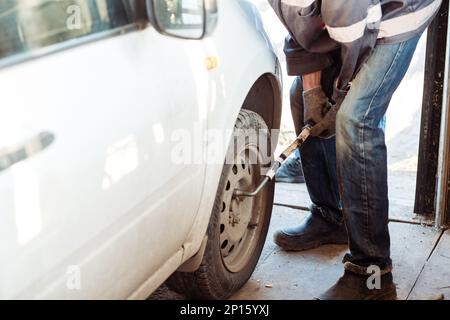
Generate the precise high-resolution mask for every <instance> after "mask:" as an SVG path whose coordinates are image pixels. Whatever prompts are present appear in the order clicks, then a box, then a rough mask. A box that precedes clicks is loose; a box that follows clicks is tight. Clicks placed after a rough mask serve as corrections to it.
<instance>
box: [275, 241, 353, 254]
mask: <svg viewBox="0 0 450 320" xmlns="http://www.w3.org/2000/svg"><path fill="white" fill-rule="evenodd" d="M274 242H275V244H276V245H277V246H279V247H280V248H282V249H283V250H284V251H306V250H311V249H315V248H318V247H321V246H324V245H327V244H338V245H344V244H346V245H348V240H345V241H344V240H326V241H316V242H312V243H310V244H308V245H304V246H299V245H292V244H286V243H284V242H283V240H280V239H277V238H275V239H274Z"/></svg>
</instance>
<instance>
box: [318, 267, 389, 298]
mask: <svg viewBox="0 0 450 320" xmlns="http://www.w3.org/2000/svg"><path fill="white" fill-rule="evenodd" d="M369 277H370V279H369ZM373 277H374V276H372V275H367V274H366V275H361V274H357V273H354V272H352V271H349V270H345V272H344V275H343V276H342V277H341V278H340V279H339V280H338V281H337V282H336V284H335V285H334V286H332V287H331V288H330V289H328V290H327V291H326V292H325V293H323V294H321V295H320V296H319V297H317V298H316V299H317V300H396V299H397V289H396V287H395V284H394V281H393V280H392V273H391V272H390V271H389V272H387V273H385V274H383V273H381V275H380V277H381V278H380V282H379V284H380V286H379V288H374V283H375V282H374V280H373ZM368 280H369V281H368Z"/></svg>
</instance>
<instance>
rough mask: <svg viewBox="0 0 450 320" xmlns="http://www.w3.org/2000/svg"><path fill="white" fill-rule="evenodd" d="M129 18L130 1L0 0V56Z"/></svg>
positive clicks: (85, 33)
mask: <svg viewBox="0 0 450 320" xmlns="http://www.w3.org/2000/svg"><path fill="white" fill-rule="evenodd" d="M132 21H133V14H132V8H131V4H130V0H0V59H2V58H5V57H8V56H12V55H15V54H20V53H24V52H27V51H31V50H34V49H39V48H44V47H48V46H51V45H54V44H57V43H61V42H65V41H68V40H73V39H77V38H82V37H86V36H88V35H92V34H95V33H99V32H102V31H106V30H111V29H115V28H118V27H122V26H126V25H128V24H131V23H132Z"/></svg>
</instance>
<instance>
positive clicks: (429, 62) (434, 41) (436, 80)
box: [414, 1, 449, 216]
mask: <svg viewBox="0 0 450 320" xmlns="http://www.w3.org/2000/svg"><path fill="white" fill-rule="evenodd" d="M448 8H449V3H448V1H444V2H443V3H442V6H441V9H440V11H439V13H438V15H437V16H436V18H435V19H434V21H433V22H432V23H431V25H430V26H429V27H428V34H427V52H426V61H425V79H424V92H423V107H422V115H421V129H420V136H419V137H420V142H419V159H418V166H417V183H416V198H415V204H414V212H415V213H417V214H421V215H429V216H431V215H434V214H435V212H436V211H435V210H436V187H437V176H438V157H439V141H440V138H439V137H440V133H441V127H440V124H441V113H442V97H443V85H444V78H445V77H444V70H445V59H446V54H445V50H444V49H445V47H446V42H447V25H448Z"/></svg>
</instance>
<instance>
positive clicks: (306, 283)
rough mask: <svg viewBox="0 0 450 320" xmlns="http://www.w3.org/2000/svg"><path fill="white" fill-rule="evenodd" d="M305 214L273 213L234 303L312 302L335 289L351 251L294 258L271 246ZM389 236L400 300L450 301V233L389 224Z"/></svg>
mask: <svg viewBox="0 0 450 320" xmlns="http://www.w3.org/2000/svg"><path fill="white" fill-rule="evenodd" d="M306 214H307V213H306V212H304V211H300V210H296V209H291V208H287V207H283V206H275V207H274V211H273V216H272V217H273V218H272V224H271V228H270V231H269V235H268V239H267V242H266V245H265V248H264V251H263V255H262V256H261V259H260V262H259V264H258V267H257V269H256V270H255V272H254V274H253V276H252V278H251V279H250V281H249V282H248V283H247V284H246V285H245V286H244V287H243V288H242V289H241V290H240V291H239V292H238V293H237V294H235V295H234V296H233V297H232V299H235V300H241V299H244V300H245V299H251V300H253V299H255V300H260V299H269V300H298V299H300V300H302V299H307V300H309V299H312V298H313V297H314V296H316V295H318V294H320V293H321V292H322V291H324V290H326V289H327V288H328V287H330V286H331V285H333V284H334V283H335V281H336V280H337V279H338V278H339V276H340V275H341V274H342V271H343V268H342V263H341V260H342V257H343V256H344V254H345V253H346V252H347V246H337V245H327V246H323V247H320V248H317V249H313V250H309V251H305V252H299V253H292V252H283V251H281V250H280V249H279V248H278V247H277V246H276V245H275V244H274V243H273V241H272V234H273V232H274V231H275V230H276V229H278V228H280V227H284V226H289V225H295V224H298V223H299V222H301V220H302V218H303V217H304V216H305V215H306ZM390 231H391V238H392V239H391V241H392V259H393V261H394V277H395V282H396V284H397V290H398V298H399V299H411V298H413V299H430V298H434V297H436V296H437V295H438V294H441V293H442V294H444V296H445V297H446V298H450V255H449V254H448V252H450V233H448V232H447V233H444V235H442V233H443V232H442V231H438V230H436V229H434V228H431V227H425V226H420V225H413V224H410V223H391V224H390ZM439 240H440V241H439ZM438 242H439V245H438V246H436V244H437V243H438ZM433 272H437V273H433Z"/></svg>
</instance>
